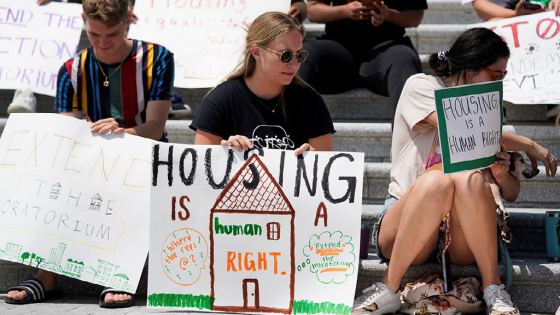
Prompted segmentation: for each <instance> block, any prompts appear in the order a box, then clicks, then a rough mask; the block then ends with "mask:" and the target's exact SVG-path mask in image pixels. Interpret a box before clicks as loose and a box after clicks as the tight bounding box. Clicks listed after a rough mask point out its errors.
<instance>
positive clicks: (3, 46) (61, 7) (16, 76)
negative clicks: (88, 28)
mask: <svg viewBox="0 0 560 315" xmlns="http://www.w3.org/2000/svg"><path fill="white" fill-rule="evenodd" d="M81 13H82V6H81V5H79V4H73V3H55V2H51V3H49V4H47V5H42V6H39V5H37V1H36V0H0V34H2V35H0V89H22V88H29V89H31V90H32V91H33V92H35V93H39V94H45V95H50V96H55V95H56V78H57V75H58V70H59V69H60V67H61V66H62V64H63V63H64V62H65V61H66V60H68V59H70V58H72V57H74V55H75V54H76V51H77V49H78V42H79V41H80V36H81V33H82V25H83V22H82V17H81V16H80V14H81Z"/></svg>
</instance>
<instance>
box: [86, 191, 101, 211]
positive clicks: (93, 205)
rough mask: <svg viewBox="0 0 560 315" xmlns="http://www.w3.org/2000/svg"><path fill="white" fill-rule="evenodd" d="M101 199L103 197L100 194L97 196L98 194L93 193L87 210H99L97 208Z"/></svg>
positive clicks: (99, 207)
mask: <svg viewBox="0 0 560 315" xmlns="http://www.w3.org/2000/svg"><path fill="white" fill-rule="evenodd" d="M102 201H103V199H101V196H99V194H95V196H93V198H91V203H90V204H89V210H95V211H99V209H101V202H102Z"/></svg>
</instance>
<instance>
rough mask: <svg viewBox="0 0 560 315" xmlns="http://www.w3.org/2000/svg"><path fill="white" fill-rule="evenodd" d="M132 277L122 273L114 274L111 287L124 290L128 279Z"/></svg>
mask: <svg viewBox="0 0 560 315" xmlns="http://www.w3.org/2000/svg"><path fill="white" fill-rule="evenodd" d="M129 280H130V279H129V278H128V277H127V276H126V275H125V274H122V273H118V274H116V275H114V276H113V279H112V280H111V288H116V289H121V290H124V289H125V288H126V287H127V286H128V281H129Z"/></svg>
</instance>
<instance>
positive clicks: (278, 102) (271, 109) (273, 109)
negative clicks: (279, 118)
mask: <svg viewBox="0 0 560 315" xmlns="http://www.w3.org/2000/svg"><path fill="white" fill-rule="evenodd" d="M255 96H256V95H255ZM257 99H258V100H259V102H260V103H261V104H262V106H264V107H266V108H267V109H268V110H269V111H271V112H272V113H274V111H275V110H276V108H277V107H278V104H280V98H278V101H277V102H276V105H275V106H274V108H270V107H268V106H266V104H265V103H264V102H263V101H262V100H261V98H260V97H258V96H257Z"/></svg>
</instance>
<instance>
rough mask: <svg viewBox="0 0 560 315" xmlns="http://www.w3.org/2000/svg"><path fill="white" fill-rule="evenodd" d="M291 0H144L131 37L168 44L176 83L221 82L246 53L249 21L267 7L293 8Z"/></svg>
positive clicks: (207, 84) (206, 84)
mask: <svg viewBox="0 0 560 315" xmlns="http://www.w3.org/2000/svg"><path fill="white" fill-rule="evenodd" d="M289 8H290V1H289V0H266V1H262V0H194V1H186V0H180V1H168V0H151V1H138V2H137V3H136V4H135V6H134V13H135V14H136V15H137V16H138V18H139V20H138V22H137V23H136V24H133V25H132V26H131V27H130V32H129V37H130V38H135V39H141V40H145V41H148V42H153V43H156V44H160V45H163V46H165V47H166V48H167V49H169V50H170V51H171V52H173V53H174V57H175V86H176V87H182V88H206V87H212V86H215V85H217V84H218V83H219V82H220V81H221V80H222V79H224V77H225V76H226V75H227V74H228V73H229V72H231V71H232V70H233V68H234V67H235V66H236V65H237V62H238V61H239V57H240V56H241V54H242V53H243V49H244V45H245V42H244V41H245V36H246V34H247V33H246V31H245V30H244V27H245V25H250V24H251V22H252V21H253V20H254V19H255V18H257V17H258V16H259V15H261V14H262V13H264V12H268V11H280V12H288V10H289Z"/></svg>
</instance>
